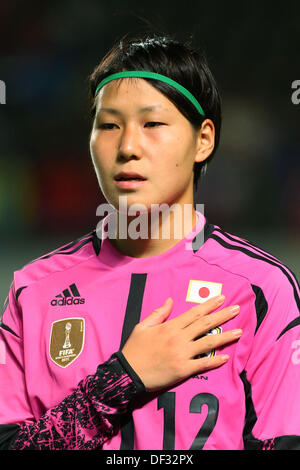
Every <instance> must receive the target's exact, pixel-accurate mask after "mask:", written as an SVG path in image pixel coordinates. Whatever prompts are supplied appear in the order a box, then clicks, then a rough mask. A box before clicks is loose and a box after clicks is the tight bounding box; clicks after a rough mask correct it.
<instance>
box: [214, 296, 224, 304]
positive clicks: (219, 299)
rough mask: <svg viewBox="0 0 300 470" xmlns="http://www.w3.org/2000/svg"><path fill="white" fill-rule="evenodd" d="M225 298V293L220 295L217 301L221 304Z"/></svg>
mask: <svg viewBox="0 0 300 470" xmlns="http://www.w3.org/2000/svg"><path fill="white" fill-rule="evenodd" d="M224 300H225V295H219V297H217V298H216V302H217V303H218V304H221V303H222V302H224Z"/></svg>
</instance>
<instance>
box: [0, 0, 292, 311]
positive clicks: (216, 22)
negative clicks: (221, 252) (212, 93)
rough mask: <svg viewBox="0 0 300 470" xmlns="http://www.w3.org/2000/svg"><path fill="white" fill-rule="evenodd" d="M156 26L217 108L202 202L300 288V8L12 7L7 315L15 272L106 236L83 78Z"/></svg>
mask: <svg viewBox="0 0 300 470" xmlns="http://www.w3.org/2000/svg"><path fill="white" fill-rule="evenodd" d="M148 21H149V24H153V25H154V26H156V27H158V28H160V29H161V30H164V31H166V32H169V33H176V34H177V37H178V38H179V39H187V38H188V37H189V36H190V35H191V34H193V38H194V40H193V43H194V44H196V45H199V46H203V47H204V48H205V50H206V53H207V56H208V59H209V62H210V65H211V68H212V70H213V72H214V74H215V77H216V79H217V82H218V85H219V88H220V91H221V94H222V97H223V130H222V134H221V143H220V147H219V150H218V152H217V154H216V156H215V159H214V160H213V162H212V164H211V166H210V167H209V168H208V173H207V175H206V177H205V179H204V180H203V182H202V186H201V188H200V194H199V202H201V203H204V204H205V215H206V216H207V217H208V219H209V220H210V221H211V222H213V223H215V224H217V225H220V226H221V227H222V228H224V229H225V230H226V231H228V232H231V233H233V234H236V235H239V236H241V237H243V238H247V239H249V240H250V241H252V242H254V243H256V244H258V245H259V246H261V247H263V249H264V250H266V251H269V252H271V253H272V254H273V255H274V256H276V257H279V258H280V259H281V261H282V262H283V263H284V264H286V265H287V266H289V268H290V269H291V270H292V271H293V272H294V273H295V274H296V275H297V276H298V278H299V272H300V255H299V248H300V241H299V227H300V214H299V195H300V194H299V193H300V189H299V187H300V186H299V149H300V133H299V129H300V104H299V105H298V106H297V105H294V104H293V103H292V101H291V95H292V90H291V84H292V82H293V81H294V80H296V79H300V69H299V37H300V35H299V33H300V4H299V2H296V1H295V2H291V1H287V2H285V3H284V4H282V3H275V2H257V1H251V2H240V1H228V2H201V1H200V2H195V1H191V0H185V1H184V2H177V1H172V2H171V1H169V2H162V1H157V0H152V1H151V2H147V3H146V2H144V3H142V4H141V2H140V1H138V0H136V1H134V0H128V1H126V2H124V1H121V0H115V1H114V2H109V1H107V0H104V1H102V0H98V1H96V0H85V1H79V0H72V1H71V0H67V1H52V2H40V1H36V2H35V1H30V0H29V1H16V0H9V1H6V2H1V3H0V80H3V81H4V82H5V84H6V104H5V105H1V106H0V234H1V243H0V250H1V252H0V302H1V303H2V302H3V301H4V299H5V297H6V295H7V291H8V288H9V285H10V283H11V280H12V276H13V271H14V270H16V269H19V268H21V267H22V266H23V265H24V264H26V263H28V262H29V261H31V260H32V259H35V258H37V257H38V256H41V255H42V254H44V253H46V252H47V251H50V250H53V249H55V248H57V247H59V246H60V245H62V244H64V243H67V242H69V241H72V240H73V239H75V238H77V237H79V236H81V235H84V234H85V233H88V232H90V231H91V230H92V229H93V228H94V227H95V226H96V224H97V223H98V221H99V220H98V218H97V217H96V208H97V206H98V205H99V204H100V203H101V202H103V201H104V199H103V196H102V195H101V193H100V190H99V188H98V185H97V181H96V177H95V175H94V170H93V168H92V165H91V162H90V157H89V148H88V137H89V131H90V120H89V115H88V106H87V90H88V87H87V76H88V74H89V73H91V71H92V70H93V68H94V67H95V66H96V64H97V63H98V62H99V61H100V59H101V58H102V56H103V55H104V54H105V53H106V51H107V50H108V48H110V47H111V46H112V44H113V43H114V42H115V40H116V39H119V38H120V37H121V36H122V35H124V34H125V33H127V32H131V33H136V34H138V33H139V32H142V31H143V30H144V29H145V28H147V27H148V29H149V25H147V22H148Z"/></svg>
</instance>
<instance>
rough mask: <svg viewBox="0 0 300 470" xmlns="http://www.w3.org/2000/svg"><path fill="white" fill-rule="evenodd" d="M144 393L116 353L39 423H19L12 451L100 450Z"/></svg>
mask: <svg viewBox="0 0 300 470" xmlns="http://www.w3.org/2000/svg"><path fill="white" fill-rule="evenodd" d="M125 365H126V368H127V370H128V371H129V372H130V374H131V377H130V376H129V375H128V373H127V372H126V371H125V369H124V366H125ZM145 391H146V389H145V387H144V384H143V383H142V382H141V380H140V379H139V377H138V376H137V375H136V374H135V372H134V371H133V369H131V367H130V365H129V364H128V362H127V361H126V359H125V357H124V356H123V355H122V353H121V352H120V351H119V352H117V353H114V354H113V355H112V356H111V357H110V358H109V360H108V361H106V362H104V363H103V364H101V365H100V366H99V367H98V368H97V371H96V373H95V374H94V375H89V376H87V377H86V378H85V379H84V380H81V381H80V382H79V384H78V387H77V388H76V389H75V391H74V392H73V393H72V394H71V395H69V396H68V397H66V398H65V399H64V400H63V401H62V402H61V403H60V404H58V405H57V406H55V407H54V408H52V409H50V410H48V411H47V413H45V415H44V416H43V417H42V418H41V419H40V420H39V421H37V422H36V423H34V424H26V423H21V424H19V428H18V431H17V433H16V435H15V439H14V442H13V443H12V444H11V445H10V447H9V449H14V450H24V449H37V450H58V449H66V450H79V449H89V450H93V449H99V448H101V446H102V444H103V443H104V442H105V441H106V440H108V439H110V438H111V437H112V436H113V435H114V434H115V433H116V432H117V431H118V425H119V421H120V416H121V415H122V414H124V413H126V412H127V411H128V409H129V406H130V404H131V402H132V400H133V398H134V397H136V395H137V394H140V393H142V392H145Z"/></svg>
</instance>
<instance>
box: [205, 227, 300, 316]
mask: <svg viewBox="0 0 300 470" xmlns="http://www.w3.org/2000/svg"><path fill="white" fill-rule="evenodd" d="M199 256H201V257H202V258H204V259H205V260H206V261H207V262H209V263H213V264H216V265H218V266H219V267H221V268H222V269H225V270H227V271H230V272H231V273H233V274H236V275H238V276H242V277H244V278H247V279H248V281H249V282H250V283H251V285H252V287H253V289H254V290H255V289H256V290H257V291H259V290H261V291H263V293H264V295H265V296H266V297H268V298H269V299H271V297H273V298H274V296H276V295H280V296H291V297H293V298H294V300H295V302H296V304H297V306H298V307H299V293H300V289H299V284H298V280H297V278H296V275H295V274H294V273H293V271H292V270H291V269H290V268H289V266H287V265H286V264H285V263H284V262H283V261H282V260H280V259H279V258H277V257H276V256H274V255H273V254H271V253H270V252H268V251H266V250H265V249H263V248H262V247H260V246H258V245H257V244H256V243H253V242H252V241H249V240H247V239H245V238H242V237H240V236H237V235H234V234H232V233H229V232H226V231H225V230H222V229H221V228H220V227H219V226H217V225H212V224H210V230H209V235H208V237H207V240H206V243H205V244H204V246H203V250H202V249H201V250H200V252H199Z"/></svg>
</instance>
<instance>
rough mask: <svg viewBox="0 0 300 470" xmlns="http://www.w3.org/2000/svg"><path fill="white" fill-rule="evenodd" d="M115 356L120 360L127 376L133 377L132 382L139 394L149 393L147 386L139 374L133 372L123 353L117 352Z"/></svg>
mask: <svg viewBox="0 0 300 470" xmlns="http://www.w3.org/2000/svg"><path fill="white" fill-rule="evenodd" d="M114 355H115V356H116V357H117V358H118V360H119V362H120V363H121V365H122V367H123V369H125V371H126V372H127V374H128V375H129V376H130V377H131V379H132V381H133V382H134V384H135V386H136V389H137V393H142V392H147V390H146V387H145V385H144V384H143V382H142V381H141V379H140V377H139V376H138V375H137V373H136V372H135V371H134V370H133V368H132V367H131V365H130V364H129V362H128V361H127V359H126V358H125V356H124V355H123V353H122V352H121V351H117V352H116V353H115V354H114Z"/></svg>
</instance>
